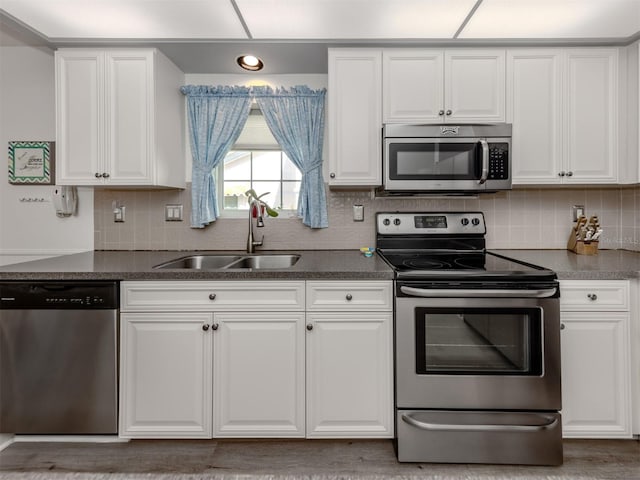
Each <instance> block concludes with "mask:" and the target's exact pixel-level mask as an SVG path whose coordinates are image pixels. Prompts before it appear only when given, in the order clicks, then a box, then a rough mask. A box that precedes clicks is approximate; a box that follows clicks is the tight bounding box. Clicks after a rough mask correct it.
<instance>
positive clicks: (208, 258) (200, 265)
mask: <svg viewBox="0 0 640 480" xmlns="http://www.w3.org/2000/svg"><path fill="white" fill-rule="evenodd" d="M241 258H242V257H241V256H239V255H189V256H188V257H182V258H176V259H175V260H169V261H168V262H164V263H161V264H160V265H156V266H154V267H153V268H188V269H195V270H218V269H220V268H224V267H226V266H227V265H229V264H230V263H232V262H235V261H236V260H240V259H241Z"/></svg>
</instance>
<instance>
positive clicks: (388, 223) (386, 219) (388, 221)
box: [382, 218, 391, 226]
mask: <svg viewBox="0 0 640 480" xmlns="http://www.w3.org/2000/svg"><path fill="white" fill-rule="evenodd" d="M382 224H383V225H385V226H388V225H391V220H389V219H388V218H385V219H384V220H383V221H382Z"/></svg>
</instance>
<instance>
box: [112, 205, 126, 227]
mask: <svg viewBox="0 0 640 480" xmlns="http://www.w3.org/2000/svg"><path fill="white" fill-rule="evenodd" d="M113 221H114V222H116V223H124V205H120V206H119V207H115V208H114V209H113Z"/></svg>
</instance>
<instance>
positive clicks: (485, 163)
mask: <svg viewBox="0 0 640 480" xmlns="http://www.w3.org/2000/svg"><path fill="white" fill-rule="evenodd" d="M479 143H480V147H481V148H482V171H481V173H480V180H478V185H482V184H483V183H484V182H486V181H487V177H488V176H489V143H487V141H486V140H484V139H482V140H480V142H479Z"/></svg>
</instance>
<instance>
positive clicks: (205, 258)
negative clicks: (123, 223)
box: [153, 254, 300, 270]
mask: <svg viewBox="0 0 640 480" xmlns="http://www.w3.org/2000/svg"><path fill="white" fill-rule="evenodd" d="M299 259H300V255H295V254H293V255H289V254H263V255H215V254H207V255H189V256H186V257H181V258H176V259H174V260H169V261H168V262H164V263H161V264H160V265H156V266H154V267H153V268H158V269H189V270H232V269H233V270H235V269H244V270H247V269H251V270H276V269H282V268H289V267H292V266H294V265H295V264H296V263H297V262H298V260H299Z"/></svg>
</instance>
